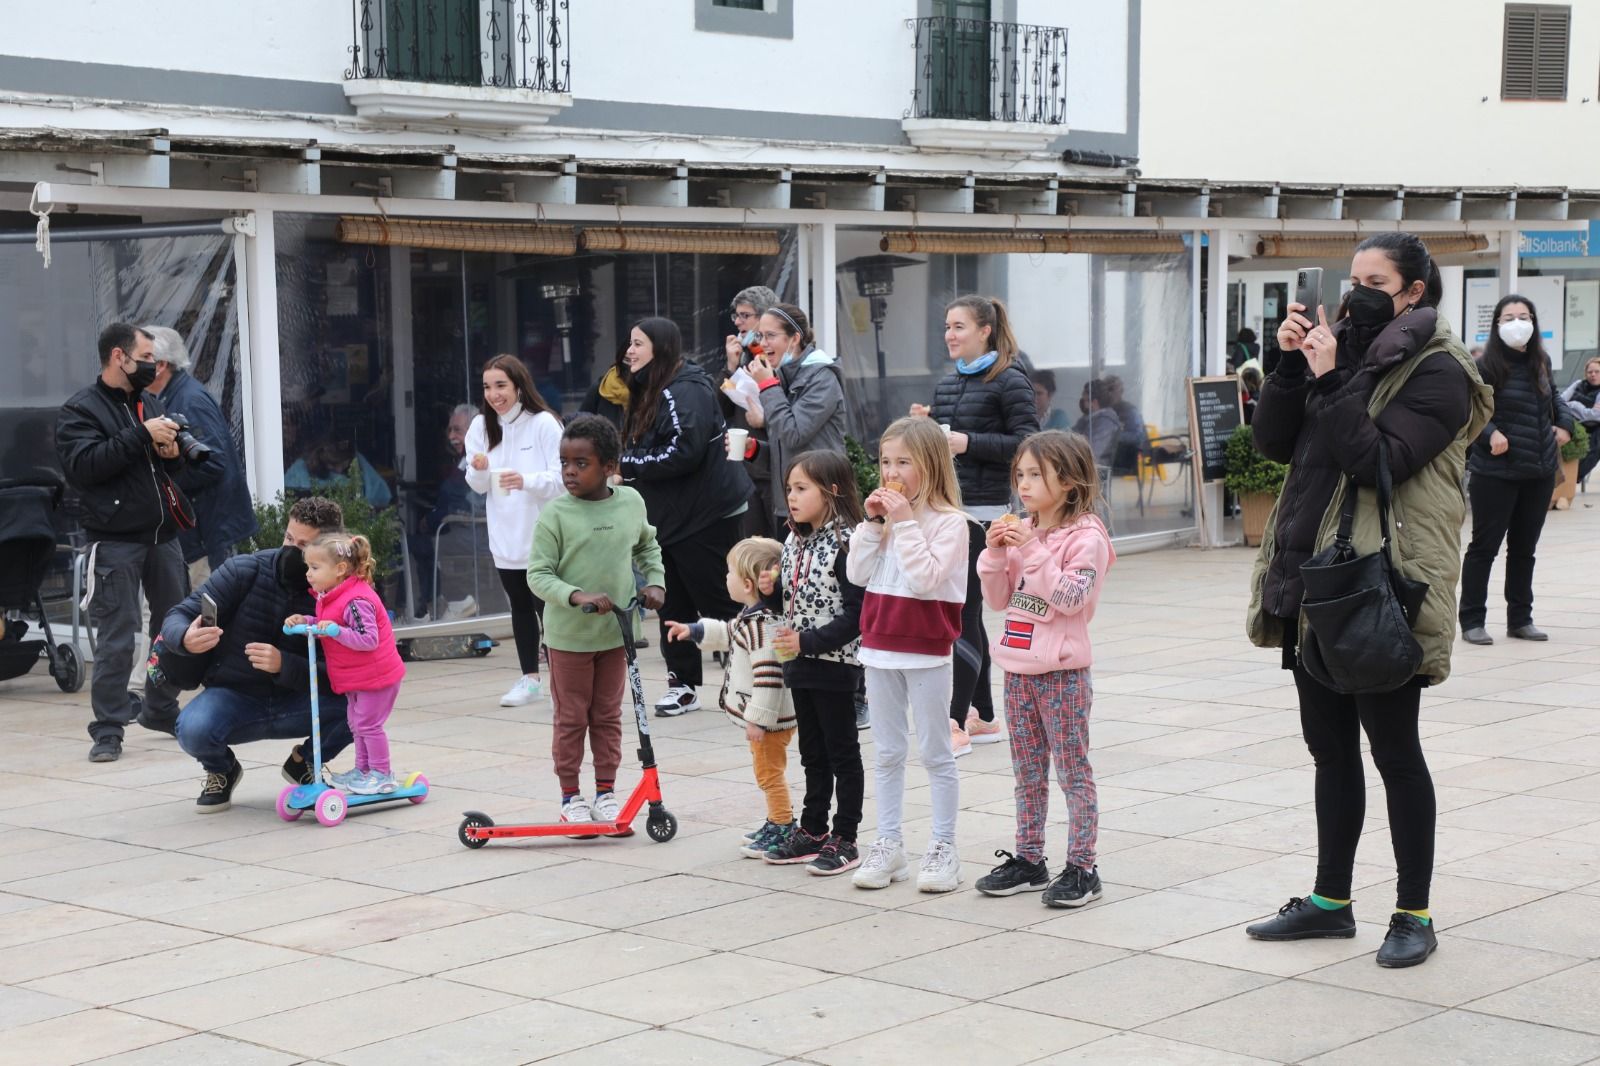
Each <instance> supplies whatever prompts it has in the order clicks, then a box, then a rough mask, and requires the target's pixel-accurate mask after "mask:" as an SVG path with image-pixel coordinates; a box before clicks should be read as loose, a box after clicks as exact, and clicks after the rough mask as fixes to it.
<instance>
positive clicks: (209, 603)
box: [200, 592, 217, 629]
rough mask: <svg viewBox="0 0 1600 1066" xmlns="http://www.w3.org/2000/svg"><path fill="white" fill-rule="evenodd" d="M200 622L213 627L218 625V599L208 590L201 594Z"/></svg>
mask: <svg viewBox="0 0 1600 1066" xmlns="http://www.w3.org/2000/svg"><path fill="white" fill-rule="evenodd" d="M200 624H201V625H203V626H210V627H211V628H213V629H214V628H216V625H217V601H216V600H214V599H212V598H211V594H210V593H207V592H202V593H201V594H200Z"/></svg>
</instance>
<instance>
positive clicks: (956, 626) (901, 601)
mask: <svg viewBox="0 0 1600 1066" xmlns="http://www.w3.org/2000/svg"><path fill="white" fill-rule="evenodd" d="M846 575H847V576H848V577H849V578H850V580H851V581H853V582H855V583H856V584H858V585H862V586H864V587H865V588H866V595H865V597H864V598H863V600H862V603H861V652H860V659H861V663H862V665H863V666H878V667H881V668H886V669H895V668H902V669H903V668H908V667H910V666H913V665H920V666H934V665H939V663H937V662H935V661H933V660H941V661H944V662H948V661H949V659H950V650H951V648H952V647H953V646H954V645H955V641H956V638H957V637H959V636H960V635H961V607H962V605H963V604H964V603H966V600H967V517H966V515H964V514H960V513H952V512H949V511H935V510H931V509H929V508H927V507H918V508H917V509H916V511H914V512H913V514H912V518H911V520H910V521H909V522H897V523H895V524H894V525H893V526H890V527H888V528H885V527H884V526H883V525H882V524H881V523H878V522H863V523H861V524H860V525H859V526H857V527H856V528H855V532H854V533H852V534H851V535H850V554H849V558H848V559H847V560H846ZM874 653H887V654H874ZM905 656H912V657H926V658H924V659H922V661H921V662H918V661H917V660H916V659H914V658H913V659H911V660H909V661H908V660H906V659H905V658H904V657H905ZM874 660H877V661H876V662H875V661H874Z"/></svg>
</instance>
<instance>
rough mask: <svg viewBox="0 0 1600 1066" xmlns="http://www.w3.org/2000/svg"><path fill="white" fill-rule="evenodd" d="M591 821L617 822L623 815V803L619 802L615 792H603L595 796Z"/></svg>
mask: <svg viewBox="0 0 1600 1066" xmlns="http://www.w3.org/2000/svg"><path fill="white" fill-rule="evenodd" d="M593 812H594V813H593V814H592V816H591V819H590V820H591V821H596V822H615V821H616V820H617V819H618V818H621V817H622V804H620V803H618V802H617V797H616V794H615V793H613V792H602V793H600V795H598V796H596V797H595V798H594V808H593Z"/></svg>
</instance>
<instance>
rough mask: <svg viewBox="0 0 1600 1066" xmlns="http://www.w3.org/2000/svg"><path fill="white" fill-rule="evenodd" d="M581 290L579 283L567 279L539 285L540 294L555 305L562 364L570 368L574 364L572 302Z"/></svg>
mask: <svg viewBox="0 0 1600 1066" xmlns="http://www.w3.org/2000/svg"><path fill="white" fill-rule="evenodd" d="M579 292H580V290H579V288H578V286H577V285H574V284H572V283H570V282H565V281H558V282H552V283H548V284H544V285H540V286H539V295H540V296H543V297H544V298H545V299H546V300H549V301H550V303H551V304H552V305H554V310H555V313H556V335H557V336H559V337H560V338H561V365H562V366H564V367H568V368H570V367H571V366H572V302H573V301H574V300H576V299H577V298H578V295H579Z"/></svg>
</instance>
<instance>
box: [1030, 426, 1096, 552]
mask: <svg viewBox="0 0 1600 1066" xmlns="http://www.w3.org/2000/svg"><path fill="white" fill-rule="evenodd" d="M1025 455H1032V456H1033V457H1034V459H1036V460H1037V461H1038V463H1039V466H1040V468H1041V472H1042V473H1043V474H1044V475H1045V478H1046V480H1047V481H1048V480H1049V479H1050V478H1054V479H1055V482H1056V487H1058V488H1059V489H1060V490H1061V505H1060V511H1061V514H1060V516H1059V518H1058V520H1057V521H1056V523H1055V525H1061V526H1066V525H1071V524H1072V523H1073V522H1076V521H1077V520H1078V519H1080V518H1082V517H1083V516H1084V515H1088V514H1094V513H1095V511H1096V509H1097V508H1098V507H1099V504H1100V474H1099V471H1097V470H1096V469H1095V465H1094V449H1093V448H1091V447H1090V446H1089V441H1088V439H1087V438H1085V437H1084V436H1083V434H1081V433H1073V432H1071V431H1070V430H1060V429H1046V430H1042V431H1041V432H1038V433H1035V434H1033V435H1032V436H1030V437H1028V438H1027V439H1025V440H1024V441H1023V442H1022V443H1021V444H1020V445H1018V447H1017V454H1016V455H1015V456H1013V457H1012V459H1011V484H1012V485H1013V486H1015V485H1016V483H1017V471H1018V469H1019V468H1020V467H1021V465H1022V457H1023V456H1025ZM1045 517H1047V516H1045V515H1035V516H1034V526H1035V527H1036V528H1053V527H1047V526H1045V525H1044V522H1043V519H1044V518H1045Z"/></svg>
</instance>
